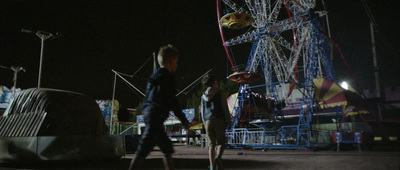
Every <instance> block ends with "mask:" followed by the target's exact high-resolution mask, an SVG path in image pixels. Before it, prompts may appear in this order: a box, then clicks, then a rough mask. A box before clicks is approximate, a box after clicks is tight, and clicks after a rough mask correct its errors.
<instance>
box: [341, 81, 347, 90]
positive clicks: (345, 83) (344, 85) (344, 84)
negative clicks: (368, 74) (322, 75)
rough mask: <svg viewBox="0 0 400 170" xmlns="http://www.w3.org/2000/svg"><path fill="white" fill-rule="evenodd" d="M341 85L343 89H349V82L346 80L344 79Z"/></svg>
mask: <svg viewBox="0 0 400 170" xmlns="http://www.w3.org/2000/svg"><path fill="white" fill-rule="evenodd" d="M340 86H341V87H342V88H343V89H345V90H349V85H348V84H347V82H346V81H343V82H342V83H341V84H340Z"/></svg>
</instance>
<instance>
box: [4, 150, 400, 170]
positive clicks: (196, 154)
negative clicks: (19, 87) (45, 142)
mask: <svg viewBox="0 0 400 170" xmlns="http://www.w3.org/2000/svg"><path fill="white" fill-rule="evenodd" d="M174 148H175V150H176V153H175V154H174V155H173V156H174V160H175V168H176V169H208V165H209V162H208V151H207V149H206V148H202V147H199V146H185V145H176V146H174ZM134 156H135V155H134V154H132V153H128V154H126V155H125V156H124V157H122V158H121V159H114V160H96V161H90V162H76V161H75V162H42V163H35V164H0V169H81V170H86V169H90V170H98V169H100V170H120V169H128V167H129V164H130V161H131V159H132V158H134ZM161 158H162V153H161V152H160V151H158V150H157V149H155V151H153V152H152V153H151V154H150V155H149V157H148V158H147V159H146V161H145V165H144V167H143V169H164V166H163V164H162V160H161ZM223 163H224V166H225V169H227V170H228V169H238V170H239V169H272V170H276V169H285V170H286V169H294V170H313V169H318V170H320V169H323V170H329V169H341V170H346V169H349V170H350V169H351V170H357V169H360V170H368V169H373V170H380V169H382V170H392V169H393V170H399V169H400V151H399V150H398V149H393V148H392V149H391V148H389V149H380V150H379V149H378V150H368V151H362V152H358V150H357V149H356V148H355V149H347V150H343V151H340V152H336V150H335V151H329V150H322V151H313V150H266V151H263V150H251V149H227V150H226V151H225V154H224V156H223Z"/></svg>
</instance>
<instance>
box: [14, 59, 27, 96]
mask: <svg viewBox="0 0 400 170" xmlns="http://www.w3.org/2000/svg"><path fill="white" fill-rule="evenodd" d="M11 70H13V71H14V78H13V82H14V89H13V96H14V98H15V90H16V89H17V75H18V72H19V71H21V70H22V71H24V72H25V69H24V68H22V67H17V66H11Z"/></svg>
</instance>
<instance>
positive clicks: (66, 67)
mask: <svg viewBox="0 0 400 170" xmlns="http://www.w3.org/2000/svg"><path fill="white" fill-rule="evenodd" d="M325 2H326V7H327V10H328V11H329V13H328V15H329V23H330V29H331V35H332V39H333V40H334V41H335V42H336V43H337V44H338V45H339V46H340V48H341V50H342V51H343V53H344V55H345V57H346V60H347V62H348V63H349V65H350V67H351V70H352V71H353V72H354V74H355V76H356V78H357V80H358V82H359V86H357V87H356V88H358V89H372V88H374V72H373V64H372V50H371V37H370V35H371V34H370V27H369V22H370V21H369V18H368V17H367V15H366V13H365V10H364V8H363V5H362V2H361V0H352V1H345V0H339V1H336V0H335V1H334V0H325ZM367 2H368V4H369V7H370V9H371V11H372V13H373V15H374V17H375V19H376V21H377V23H378V26H379V28H380V30H379V31H380V32H379V33H380V34H379V35H378V34H376V35H375V36H376V41H377V54H378V57H379V64H380V71H381V81H382V86H385V87H395V86H399V85H400V81H399V78H398V74H399V71H398V70H400V69H398V67H399V66H400V62H399V61H400V60H399V57H400V55H399V49H400V45H399V43H398V42H397V40H398V39H399V38H400V36H399V35H400V33H399V30H400V26H399V17H400V16H399V13H398V12H396V11H395V10H397V9H396V8H395V7H397V6H399V4H400V3H399V2H397V1H396V2H394V1H384V2H381V1H367ZM317 5H320V6H321V5H322V4H321V1H317ZM22 28H23V29H29V30H33V31H37V30H42V31H46V32H51V33H54V34H55V33H59V34H60V35H62V36H61V37H59V38H56V39H49V40H46V41H45V46H44V61H43V70H42V71H43V73H42V87H45V88H55V89H63V90H69V91H75V92H80V93H84V94H87V95H89V96H92V97H93V98H95V99H111V98H112V92H113V80H114V73H113V72H112V71H111V70H112V69H114V70H117V71H119V72H122V73H126V74H131V75H132V74H133V73H135V72H137V71H138V70H139V68H140V67H142V66H143V68H142V69H140V70H139V71H138V72H137V74H135V76H134V77H133V78H129V77H127V79H128V80H129V81H130V82H131V83H132V84H134V85H135V87H137V88H139V89H141V90H142V91H144V88H145V83H146V79H147V78H148V76H149V75H150V74H151V72H152V69H153V63H152V61H149V62H148V63H147V64H145V62H146V61H147V60H148V59H149V58H151V57H152V54H153V52H157V51H158V48H159V47H160V46H163V45H166V44H169V43H170V44H173V45H175V46H176V47H178V48H179V50H180V52H181V58H180V61H179V69H178V72H177V73H176V77H177V86H178V89H183V88H185V87H186V86H187V85H189V84H191V83H192V81H194V80H196V79H197V78H198V77H199V76H201V75H202V74H204V73H205V72H206V71H207V70H209V69H213V73H214V74H216V75H218V77H219V78H220V79H222V78H225V77H226V76H227V59H226V54H225V52H224V49H223V46H222V42H221V38H220V34H219V30H218V25H217V15H216V3H215V1H213V0H186V1H182V0H168V1H167V0H157V1H153V0H152V1H132V0H130V1H33V0H29V1H28V0H25V1H22V0H17V1H1V2H0V65H2V66H6V67H10V66H22V67H24V68H25V69H26V72H19V74H18V82H17V86H18V87H20V88H22V89H27V88H32V87H37V80H38V70H39V58H40V46H41V44H40V39H39V38H38V37H37V36H36V35H34V34H27V33H22V32H21V29H22ZM382 37H384V38H382ZM247 50H250V49H247ZM245 53H246V54H247V55H246V56H243V57H247V56H248V53H247V52H245ZM334 60H336V61H337V62H336V63H337V68H336V70H337V72H338V78H337V79H338V80H339V81H341V80H347V79H351V77H350V76H349V73H348V72H347V68H345V67H344V64H343V61H342V60H341V57H340V55H339V53H338V52H337V50H334ZM243 64H244V63H243ZM12 79H13V71H11V70H7V69H1V68H0V85H6V86H7V87H9V88H11V87H12V85H13V82H12ZM190 92H193V90H192V91H189V94H187V95H190ZM184 96H185V94H183V95H182V96H180V98H185V97H184ZM116 99H118V100H119V101H120V103H122V104H123V105H126V106H130V107H134V106H136V105H137V104H138V102H139V101H141V100H142V96H141V95H140V94H138V93H135V91H134V90H132V89H130V88H129V86H128V85H126V84H125V83H124V82H123V81H122V80H121V79H117V88H116Z"/></svg>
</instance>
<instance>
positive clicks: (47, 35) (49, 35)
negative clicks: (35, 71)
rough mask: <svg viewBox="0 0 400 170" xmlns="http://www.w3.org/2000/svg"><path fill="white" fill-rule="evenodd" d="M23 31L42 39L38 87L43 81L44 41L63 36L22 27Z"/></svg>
mask: <svg viewBox="0 0 400 170" xmlns="http://www.w3.org/2000/svg"><path fill="white" fill-rule="evenodd" d="M21 32H24V33H29V34H35V35H36V36H38V37H39V38H40V39H41V47H40V63H39V76H38V88H40V86H41V81H42V66H43V50H44V41H46V40H47V39H49V38H52V39H55V38H58V37H61V35H59V34H58V33H56V34H55V35H53V34H52V33H49V32H45V31H40V30H38V31H32V30H27V29H21Z"/></svg>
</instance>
